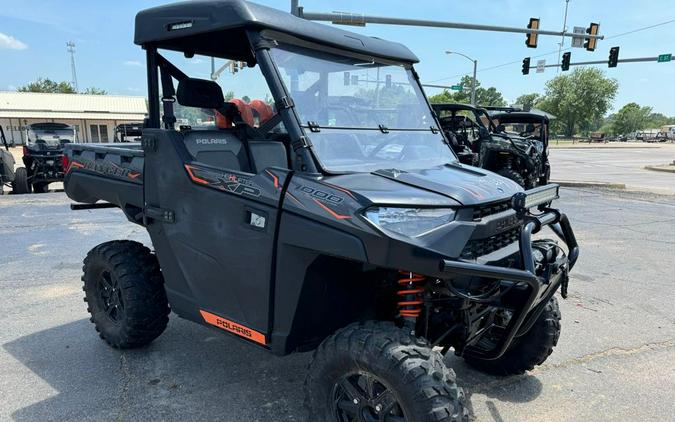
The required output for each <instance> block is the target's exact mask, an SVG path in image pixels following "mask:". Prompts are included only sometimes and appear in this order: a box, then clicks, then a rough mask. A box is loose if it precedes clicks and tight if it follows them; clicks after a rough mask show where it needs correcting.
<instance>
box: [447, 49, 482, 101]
mask: <svg viewBox="0 0 675 422" xmlns="http://www.w3.org/2000/svg"><path fill="white" fill-rule="evenodd" d="M445 54H458V55H460V56H462V57H464V58H465V59H467V60H470V61H472V62H473V80H472V81H471V104H473V105H476V68H477V67H478V60H474V59H472V58H471V57H469V56H467V55H466V54H462V53H458V52H456V51H446V52H445Z"/></svg>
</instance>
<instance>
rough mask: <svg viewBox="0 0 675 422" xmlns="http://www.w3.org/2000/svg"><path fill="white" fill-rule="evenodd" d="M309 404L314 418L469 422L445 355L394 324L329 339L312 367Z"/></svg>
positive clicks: (355, 327) (349, 330) (359, 327)
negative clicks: (444, 361) (444, 358)
mask: <svg viewBox="0 0 675 422" xmlns="http://www.w3.org/2000/svg"><path fill="white" fill-rule="evenodd" d="M305 408H306V410H307V412H308V414H309V419H308V420H312V421H340V422H347V421H391V422H395V421H468V411H467V410H466V409H465V407H464V393H463V392H462V390H461V389H460V388H458V387H457V384H456V383H455V374H454V372H453V371H452V370H451V369H448V368H447V367H446V366H445V364H444V363H443V357H442V356H441V354H440V353H438V352H436V351H434V350H432V349H431V347H430V346H429V344H428V343H427V342H426V341H425V340H423V339H419V338H416V337H414V336H412V335H411V334H410V333H409V331H406V330H404V329H402V328H398V327H396V326H395V325H394V324H393V323H391V322H367V323H358V324H352V325H349V326H347V327H346V328H343V329H341V330H340V331H338V332H337V333H335V334H334V335H332V336H330V337H328V338H326V339H325V340H324V341H323V343H321V345H320V346H319V347H318V348H317V350H316V351H315V352H314V356H313V358H312V361H311V363H310V365H309V370H308V374H307V378H306V380H305Z"/></svg>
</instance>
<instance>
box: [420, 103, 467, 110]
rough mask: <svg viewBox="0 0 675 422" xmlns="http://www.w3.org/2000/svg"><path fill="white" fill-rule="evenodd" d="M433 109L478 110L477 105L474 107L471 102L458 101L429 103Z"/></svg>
mask: <svg viewBox="0 0 675 422" xmlns="http://www.w3.org/2000/svg"><path fill="white" fill-rule="evenodd" d="M431 106H432V107H433V108H434V110H439V111H443V110H478V109H479V108H478V107H474V106H472V105H471V104H460V103H440V104H438V103H437V104H432V105H431Z"/></svg>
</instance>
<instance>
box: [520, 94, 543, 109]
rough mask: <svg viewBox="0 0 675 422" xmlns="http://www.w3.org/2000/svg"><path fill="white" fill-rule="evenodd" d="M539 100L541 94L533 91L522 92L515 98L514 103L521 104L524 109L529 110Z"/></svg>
mask: <svg viewBox="0 0 675 422" xmlns="http://www.w3.org/2000/svg"><path fill="white" fill-rule="evenodd" d="M540 100H541V95H539V94H537V93H536V92H533V93H531V94H523V95H521V96H520V97H518V98H516V104H517V105H520V106H522V107H523V109H524V110H530V109H532V108H534V107H535V106H536V105H537V103H538V102H539V101H540Z"/></svg>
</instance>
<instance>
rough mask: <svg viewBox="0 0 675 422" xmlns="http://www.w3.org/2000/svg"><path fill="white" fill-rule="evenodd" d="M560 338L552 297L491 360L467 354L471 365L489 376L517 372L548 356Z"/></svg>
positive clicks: (558, 318) (557, 317) (557, 311)
mask: <svg viewBox="0 0 675 422" xmlns="http://www.w3.org/2000/svg"><path fill="white" fill-rule="evenodd" d="M558 338H560V309H559V308H558V300H557V299H556V298H555V297H552V298H551V300H549V301H548V303H547V304H546V307H545V308H544V311H543V312H542V313H541V315H540V316H539V318H538V319H537V321H536V322H535V323H534V325H532V328H530V331H528V332H527V333H526V334H525V335H523V336H521V337H519V338H517V339H516V340H514V343H513V344H512V345H511V347H509V349H508V350H507V351H506V353H504V355H502V357H500V358H499V359H495V360H480V359H476V358H471V357H467V358H466V362H467V363H468V364H469V365H471V366H473V367H474V368H476V369H478V370H481V371H483V372H487V373H489V374H493V375H519V374H522V373H524V372H525V371H530V370H532V369H534V367H535V366H536V365H541V364H542V363H544V361H545V360H546V359H547V358H548V357H549V356H550V355H551V353H552V352H553V348H554V347H555V346H556V345H557V344H558Z"/></svg>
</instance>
